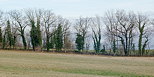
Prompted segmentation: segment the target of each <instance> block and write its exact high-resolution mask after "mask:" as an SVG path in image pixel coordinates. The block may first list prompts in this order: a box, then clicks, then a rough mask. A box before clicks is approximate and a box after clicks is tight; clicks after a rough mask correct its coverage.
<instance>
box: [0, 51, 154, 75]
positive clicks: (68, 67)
mask: <svg viewBox="0 0 154 77" xmlns="http://www.w3.org/2000/svg"><path fill="white" fill-rule="evenodd" d="M139 76H140V77H147V76H148V77H154V57H106V56H104V57H102V56H90V55H76V54H57V53H40V52H25V51H6V50H0V77H139Z"/></svg>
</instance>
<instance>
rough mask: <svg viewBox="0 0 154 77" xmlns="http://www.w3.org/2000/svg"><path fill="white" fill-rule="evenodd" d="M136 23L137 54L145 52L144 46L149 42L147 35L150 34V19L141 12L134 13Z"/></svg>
mask: <svg viewBox="0 0 154 77" xmlns="http://www.w3.org/2000/svg"><path fill="white" fill-rule="evenodd" d="M136 25H137V28H138V31H139V39H138V50H139V55H144V54H145V48H146V47H147V45H148V42H149V36H150V33H151V32H150V31H151V30H150V27H151V26H150V25H151V24H150V19H149V17H148V16H146V15H143V14H137V15H136Z"/></svg>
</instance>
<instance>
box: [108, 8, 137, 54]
mask: <svg viewBox="0 0 154 77" xmlns="http://www.w3.org/2000/svg"><path fill="white" fill-rule="evenodd" d="M112 15H113V16H112V17H109V18H113V19H114V20H112V21H113V22H111V21H110V20H111V19H108V20H109V23H110V26H112V27H111V28H110V29H109V27H107V28H108V30H110V33H111V34H112V35H114V36H115V37H118V38H119V39H120V42H121V45H122V46H123V49H124V54H125V55H129V51H130V46H131V43H130V41H132V40H133V29H134V27H135V22H134V21H135V16H134V14H133V13H129V14H127V13H125V11H124V10H121V11H116V12H115V13H113V14H112Z"/></svg>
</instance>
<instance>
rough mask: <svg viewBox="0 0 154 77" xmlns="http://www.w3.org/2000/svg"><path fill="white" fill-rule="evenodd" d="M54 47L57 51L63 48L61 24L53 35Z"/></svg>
mask: <svg viewBox="0 0 154 77" xmlns="http://www.w3.org/2000/svg"><path fill="white" fill-rule="evenodd" d="M55 47H56V50H57V51H60V50H61V49H62V48H63V33H62V26H61V24H59V25H58V28H57V30H56V34H55Z"/></svg>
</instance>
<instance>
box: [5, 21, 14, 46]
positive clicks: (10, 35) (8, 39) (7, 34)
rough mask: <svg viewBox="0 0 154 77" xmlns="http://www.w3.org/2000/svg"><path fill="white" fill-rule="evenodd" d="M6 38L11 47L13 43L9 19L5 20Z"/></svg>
mask: <svg viewBox="0 0 154 77" xmlns="http://www.w3.org/2000/svg"><path fill="white" fill-rule="evenodd" d="M6 39H7V42H8V43H9V46H10V48H11V46H12V45H13V38H12V33H11V25H10V21H9V20H8V21H7V27H6Z"/></svg>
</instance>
